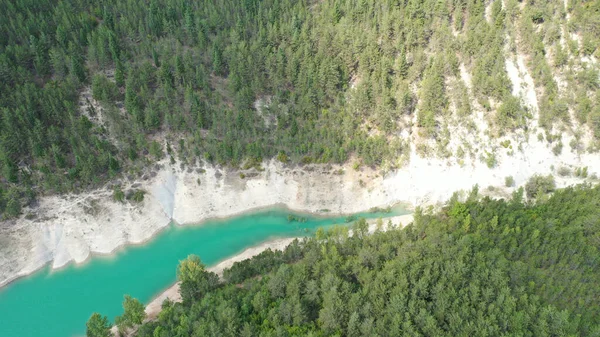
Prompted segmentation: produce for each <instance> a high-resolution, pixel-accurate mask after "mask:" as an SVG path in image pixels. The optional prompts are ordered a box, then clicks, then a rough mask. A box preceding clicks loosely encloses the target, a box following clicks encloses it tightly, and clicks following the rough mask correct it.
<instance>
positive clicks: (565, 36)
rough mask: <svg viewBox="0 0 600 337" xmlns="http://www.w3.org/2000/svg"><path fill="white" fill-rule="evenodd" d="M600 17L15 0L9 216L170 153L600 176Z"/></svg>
mask: <svg viewBox="0 0 600 337" xmlns="http://www.w3.org/2000/svg"><path fill="white" fill-rule="evenodd" d="M599 27H600V2H599V1H598V0H596V1H586V2H582V1H565V2H563V1H544V2H537V1H523V2H517V1H514V0H505V1H500V0H496V1H491V2H489V1H485V2H484V1H452V0H446V1H441V2H440V1H433V0H431V1H430V0H427V1H373V0H361V1H349V0H348V1H343V0H338V1H322V2H316V1H278V0H266V1H258V0H245V1H243V2H239V1H233V0H219V1H202V2H194V1H187V0H152V1H150V2H149V3H148V1H142V0H128V1H111V0H104V1H95V2H92V3H90V2H88V1H83V0H79V1H68V2H67V1H55V0H43V1H25V0H22V1H8V0H4V1H1V2H0V82H1V84H0V111H1V114H2V118H1V121H2V123H0V133H1V135H2V136H1V137H0V169H1V172H2V173H1V175H0V213H2V217H3V218H12V217H16V216H18V215H19V214H21V213H22V210H23V207H24V206H29V207H28V208H26V212H27V213H29V212H31V210H30V208H32V207H33V213H35V212H36V211H35V207H34V206H35V204H36V202H37V201H39V200H40V198H41V197H42V196H44V195H50V194H64V193H69V192H76V193H81V192H83V191H87V190H90V189H94V188H100V187H106V186H108V187H109V188H112V187H111V186H113V185H112V184H110V182H115V181H116V179H121V178H123V177H128V178H131V179H130V181H131V180H135V179H136V178H137V177H142V175H143V174H144V173H146V172H147V169H148V168H149V167H151V166H152V163H154V162H156V161H160V160H161V159H163V158H165V156H166V159H167V161H169V162H171V163H172V164H177V165H182V167H186V166H187V167H192V168H196V167H197V166H205V165H208V166H215V165H216V166H227V167H233V168H241V169H250V168H252V167H256V168H260V166H261V165H262V163H263V162H264V161H265V160H268V159H269V158H276V159H277V160H279V161H281V162H285V163H297V164H309V163H322V164H328V163H351V165H355V166H356V167H360V166H361V165H362V166H370V167H373V168H376V169H379V170H382V171H383V172H389V171H394V170H396V169H402V168H403V167H406V166H407V165H410V164H409V163H411V162H415V161H418V160H420V158H435V159H436V160H438V161H439V162H440V163H444V165H449V166H455V167H459V168H465V169H469V168H472V167H474V166H477V165H479V164H482V163H483V164H484V165H486V166H488V167H489V168H491V169H493V168H495V167H500V166H501V165H503V164H504V165H506V166H508V167H510V166H513V159H514V158H527V159H528V160H530V161H531V163H533V164H531V165H530V164H527V165H526V167H524V168H523V170H525V171H527V172H528V173H526V174H524V175H523V176H521V177H515V178H517V179H516V180H517V184H521V183H523V182H524V181H525V180H526V179H527V178H528V176H530V175H531V174H533V173H546V172H548V171H554V173H557V172H558V171H559V170H560V169H562V167H563V166H564V168H565V169H566V170H568V171H569V172H573V171H575V170H576V169H579V170H582V169H583V167H584V166H589V167H590V175H591V174H592V173H596V172H595V171H594V167H595V165H593V163H595V162H596V161H597V160H598V158H599V156H598V155H597V151H598V149H599V146H598V144H599V143H598V139H599V138H600V95H599V94H598V90H599V86H600V79H599V68H598V67H599V65H598V61H597V60H598V57H600V55H599V53H600V49H599V48H598V46H599V45H600V28H599ZM582 156H585V157H582ZM590 158H592V159H590ZM514 160H516V161H519V160H521V159H514ZM592 160H595V161H592ZM532 165H533V166H532ZM541 170H543V171H545V172H538V171H541ZM563 172H566V171H565V170H563ZM107 183H109V185H106V184H107ZM117 187H118V186H117ZM124 187H125V186H120V187H119V188H124ZM115 189H117V188H116V187H115Z"/></svg>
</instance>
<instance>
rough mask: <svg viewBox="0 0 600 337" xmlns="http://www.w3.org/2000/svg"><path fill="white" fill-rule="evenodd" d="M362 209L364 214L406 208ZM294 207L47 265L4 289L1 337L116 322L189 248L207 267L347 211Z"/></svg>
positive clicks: (168, 232)
mask: <svg viewBox="0 0 600 337" xmlns="http://www.w3.org/2000/svg"><path fill="white" fill-rule="evenodd" d="M404 213H407V212H404V211H402V210H394V211H393V212H392V214H389V213H388V214H382V213H363V214H360V216H362V217H365V218H377V217H381V216H391V215H399V214H404ZM289 214H290V212H289V211H286V210H282V209H275V210H270V211H262V212H259V213H254V214H247V215H243V216H239V217H235V218H230V219H227V220H219V221H209V222H206V223H204V224H202V225H200V226H186V227H177V226H169V228H167V229H165V230H164V231H162V232H161V233H160V234H158V235H157V236H156V237H155V238H154V239H152V240H150V241H149V242H148V243H146V244H144V245H140V246H128V247H127V248H126V249H122V250H120V251H119V252H117V253H115V254H113V255H111V256H104V257H103V256H94V257H93V258H92V259H91V260H90V261H89V262H87V263H85V264H83V265H79V266H77V265H74V264H69V265H68V266H67V267H65V268H63V269H60V270H56V271H53V270H51V268H50V267H46V268H44V269H42V270H40V271H38V272H36V273H34V274H32V275H31V276H28V277H26V278H22V279H19V280H17V281H15V282H13V283H11V284H9V285H8V286H6V287H4V288H2V289H0V318H1V319H2V323H1V324H0V336H2V337H72V336H81V335H85V322H86V321H87V319H88V318H89V317H90V315H91V314H92V313H93V312H99V313H101V314H103V315H107V316H108V317H109V319H110V320H111V321H114V317H115V316H116V315H120V314H121V313H122V308H121V302H122V301H123V295H124V294H130V295H131V296H133V297H135V298H138V299H139V300H140V301H142V302H143V303H148V302H149V301H150V300H151V299H152V298H153V297H154V296H156V295H157V294H158V293H159V292H160V291H161V290H163V289H165V288H167V287H168V286H169V285H171V284H172V283H173V282H175V271H176V268H177V264H178V262H179V261H180V260H183V259H185V258H186V257H187V256H188V255H189V254H196V255H198V256H200V258H201V259H202V261H203V262H204V263H205V264H206V265H208V266H211V265H215V264H217V263H218V262H219V261H221V260H223V259H226V258H228V257H230V256H234V255H236V254H238V253H240V252H242V251H244V250H245V249H246V248H249V247H252V246H256V245H258V244H260V243H262V242H264V241H267V240H270V239H274V238H285V237H297V236H310V235H313V234H314V232H315V229H316V228H318V227H327V226H331V225H333V224H343V223H345V221H346V218H345V217H314V216H309V215H305V214H297V213H294V215H296V216H298V217H303V218H305V220H306V221H305V222H299V221H294V222H290V221H288V215H289Z"/></svg>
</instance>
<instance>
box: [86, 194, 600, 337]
mask: <svg viewBox="0 0 600 337" xmlns="http://www.w3.org/2000/svg"><path fill="white" fill-rule="evenodd" d="M524 193H525V192H524V190H523V189H519V190H518V191H517V192H515V193H514V195H513V196H512V198H511V199H510V200H503V199H502V200H492V199H489V198H487V197H486V198H481V197H480V196H479V195H478V192H477V189H473V191H472V192H471V193H470V195H469V196H468V198H466V200H465V201H464V202H460V201H459V200H458V197H456V196H455V197H453V198H452V199H451V200H449V201H448V202H447V204H446V206H445V207H444V208H443V209H441V210H440V211H438V212H432V211H431V210H429V211H427V210H421V209H417V211H416V212H415V218H414V222H413V223H411V224H410V225H408V226H406V227H405V228H395V227H394V225H393V224H391V223H389V224H383V223H382V222H380V223H379V224H378V225H379V228H386V229H387V230H386V231H382V230H379V229H378V230H377V231H376V232H375V233H373V234H371V235H369V234H367V228H368V225H367V223H366V222H365V221H364V219H361V220H359V221H357V222H355V223H354V224H353V225H352V227H351V229H352V230H353V233H354V234H353V235H352V236H349V233H348V230H349V228H348V227H344V226H339V227H335V228H333V229H332V230H329V231H323V230H319V231H318V232H317V233H316V236H315V237H314V238H311V239H306V240H304V241H301V242H299V241H295V242H294V243H293V244H291V245H290V246H289V247H288V248H286V249H285V251H284V252H280V251H276V252H272V251H270V250H267V251H265V252H263V253H262V254H260V255H258V256H256V257H254V258H252V259H250V260H246V261H243V262H237V263H235V264H234V265H233V267H232V268H231V269H229V270H226V271H225V273H224V280H223V281H222V282H219V279H218V277H217V275H216V274H214V273H211V272H208V271H206V270H205V268H204V266H203V265H202V262H201V261H200V259H199V258H198V257H197V256H190V257H189V258H188V259H187V260H184V261H182V262H181V263H180V265H179V267H178V269H177V277H178V279H179V280H180V281H181V290H180V292H181V295H182V298H183V302H182V303H173V302H170V301H165V302H164V303H163V310H162V311H161V313H160V315H159V316H158V319H157V320H155V321H150V322H147V323H144V324H142V325H139V324H140V323H142V321H143V320H144V314H143V305H142V304H140V303H139V302H138V301H137V300H135V299H132V298H130V297H126V298H125V302H124V308H125V311H124V314H123V315H122V316H119V317H118V318H117V322H116V323H117V325H118V326H119V329H120V330H121V331H130V332H131V331H137V332H136V333H135V335H136V336H139V337H142V336H148V337H163V336H164V337H166V336H169V337H174V336H232V337H233V336H540V337H541V336H600V306H599V305H598V298H600V287H598V280H599V279H600V258H599V257H600V252H599V249H600V228H599V226H600V221H598V220H599V219H600V187H594V188H592V187H590V186H583V185H582V186H578V187H570V188H566V189H562V190H557V191H556V192H554V193H553V194H552V195H551V196H549V197H547V198H538V201H537V202H536V203H532V202H524V201H523V198H524V196H523V194H524ZM109 326H110V324H109V321H108V319H107V318H106V317H103V316H101V315H100V314H94V315H93V316H92V317H91V318H90V320H89V321H88V325H87V327H88V330H87V336H88V337H99V336H108V335H107V333H108V332H107V331H108V327H109ZM132 327H135V330H131V328H132Z"/></svg>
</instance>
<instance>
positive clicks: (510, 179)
mask: <svg viewBox="0 0 600 337" xmlns="http://www.w3.org/2000/svg"><path fill="white" fill-rule="evenodd" d="M504 186H506V187H513V186H515V178H513V177H512V176H508V177H506V178H504Z"/></svg>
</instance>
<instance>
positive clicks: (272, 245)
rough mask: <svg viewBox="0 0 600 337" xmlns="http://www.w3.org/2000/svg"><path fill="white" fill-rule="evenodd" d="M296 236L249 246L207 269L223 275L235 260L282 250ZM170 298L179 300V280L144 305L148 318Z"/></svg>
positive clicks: (154, 315) (150, 318)
mask: <svg viewBox="0 0 600 337" xmlns="http://www.w3.org/2000/svg"><path fill="white" fill-rule="evenodd" d="M295 239H296V238H285V239H276V240H272V241H267V242H264V243H262V244H260V245H258V246H255V247H250V248H248V249H246V250H244V251H243V252H241V253H240V254H238V255H235V256H233V257H231V258H229V259H226V260H224V261H221V262H220V263H219V264H217V265H215V266H213V267H210V268H208V270H209V271H211V272H213V273H215V274H217V275H219V277H222V276H223V271H224V270H225V269H227V268H231V266H233V264H234V263H235V262H239V261H244V260H247V259H250V258H252V257H254V256H256V255H258V254H260V253H262V252H264V251H265V250H267V249H271V250H284V249H285V247H287V246H288V245H289V244H290V243H292V242H293V241H294V240H295ZM166 299H170V300H171V301H173V302H180V301H181V295H179V282H177V283H175V284H173V285H172V286H170V287H169V288H168V289H167V290H165V291H164V292H162V293H161V294H160V295H158V296H157V297H156V298H154V299H153V300H152V301H151V302H150V303H149V304H148V306H146V315H147V319H148V320H153V319H155V318H156V317H157V316H158V314H159V313H160V310H161V306H162V303H163V302H164V301H165V300H166Z"/></svg>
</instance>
